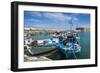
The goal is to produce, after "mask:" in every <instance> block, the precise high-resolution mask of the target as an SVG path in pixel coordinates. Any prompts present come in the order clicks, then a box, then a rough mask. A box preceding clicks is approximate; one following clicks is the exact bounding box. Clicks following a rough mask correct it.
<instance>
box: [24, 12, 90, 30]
mask: <svg viewBox="0 0 100 73" xmlns="http://www.w3.org/2000/svg"><path fill="white" fill-rule="evenodd" d="M24 27H30V28H42V29H65V30H69V29H75V28H77V27H90V14H86V13H67V12H66V13H62V12H36V11H35V12H34V11H24Z"/></svg>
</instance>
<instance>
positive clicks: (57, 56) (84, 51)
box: [33, 32, 90, 60]
mask: <svg viewBox="0 0 100 73" xmlns="http://www.w3.org/2000/svg"><path fill="white" fill-rule="evenodd" d="M79 36H80V40H79V43H80V46H81V52H80V53H79V54H78V55H76V57H77V59H88V58H90V32H79ZM50 37H51V36H50V34H45V35H40V34H38V35H33V39H35V40H39V39H47V38H50ZM37 48H38V47H37ZM42 49H43V48H42ZM44 49H45V48H44ZM46 57H47V58H50V59H52V60H65V59H67V60H68V59H75V58H74V57H71V58H66V57H65V56H64V55H63V53H61V52H60V51H59V50H57V51H56V52H55V53H52V54H51V55H49V56H46Z"/></svg>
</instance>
